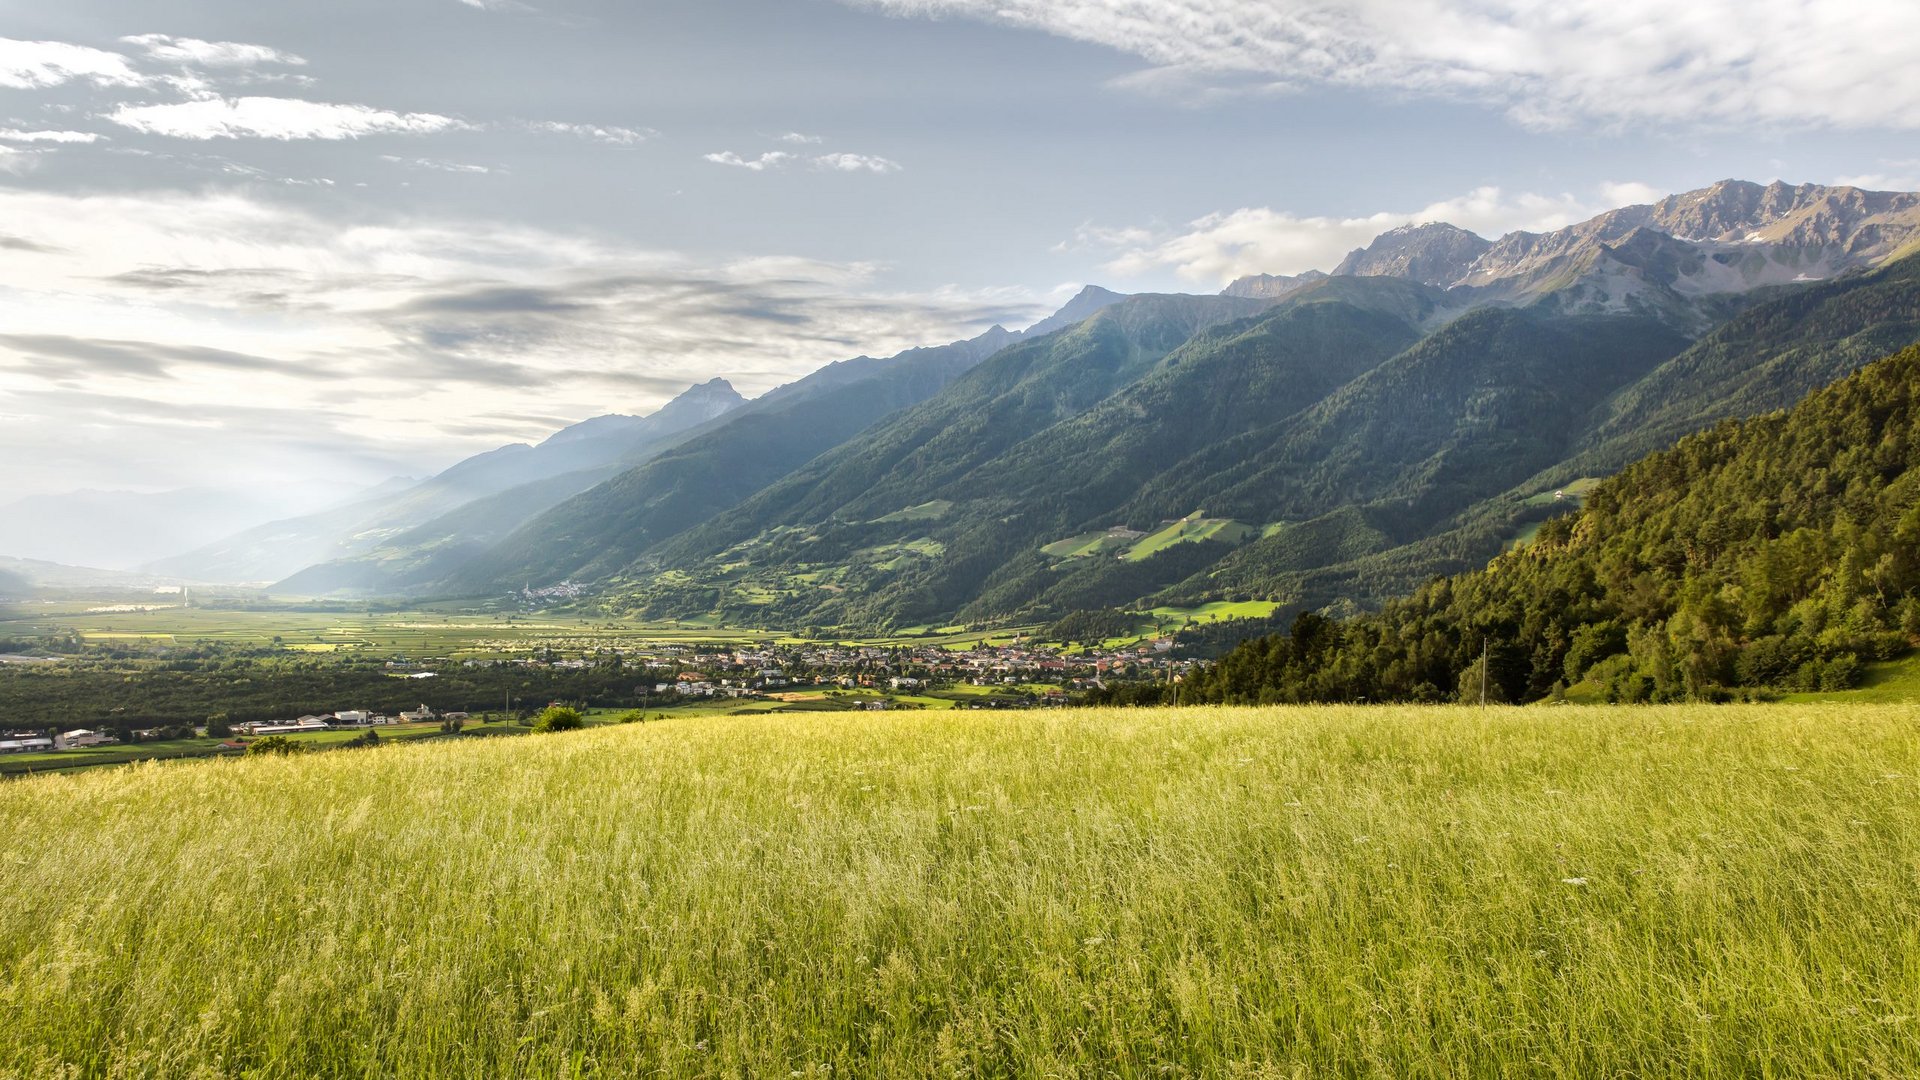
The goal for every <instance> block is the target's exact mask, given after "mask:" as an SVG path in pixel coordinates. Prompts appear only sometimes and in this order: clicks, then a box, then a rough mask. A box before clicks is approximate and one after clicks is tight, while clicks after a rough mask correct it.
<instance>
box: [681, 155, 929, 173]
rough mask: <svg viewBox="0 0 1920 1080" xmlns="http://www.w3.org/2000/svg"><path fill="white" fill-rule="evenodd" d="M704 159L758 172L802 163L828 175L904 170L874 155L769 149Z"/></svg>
mask: <svg viewBox="0 0 1920 1080" xmlns="http://www.w3.org/2000/svg"><path fill="white" fill-rule="evenodd" d="M703 160H706V161H711V162H713V163H714V164H715V165H730V166H732V167H734V168H736V169H751V170H752V171H754V172H766V171H768V170H770V169H784V168H786V167H787V166H789V165H796V164H800V163H802V162H804V163H806V164H809V165H812V166H813V167H814V168H816V169H823V170H826V171H828V172H873V173H891V172H899V171H900V163H899V162H897V161H894V160H892V159H890V158H883V157H876V156H874V155H871V154H839V153H836V154H818V155H815V156H813V157H803V156H801V155H799V154H794V153H789V152H788V151H785V150H769V151H767V152H766V153H764V154H761V155H760V156H759V157H755V158H749V157H741V156H740V155H739V154H736V153H734V152H733V151H731V150H725V151H721V152H720V153H717V154H706V155H704V156H703Z"/></svg>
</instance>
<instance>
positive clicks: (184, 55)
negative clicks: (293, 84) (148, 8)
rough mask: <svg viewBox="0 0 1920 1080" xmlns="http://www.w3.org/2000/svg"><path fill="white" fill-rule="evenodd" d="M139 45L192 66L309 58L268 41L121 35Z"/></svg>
mask: <svg viewBox="0 0 1920 1080" xmlns="http://www.w3.org/2000/svg"><path fill="white" fill-rule="evenodd" d="M120 40H121V41H122V42H124V43H126V44H128V45H137V46H139V47H140V48H141V49H143V50H145V52H146V54H147V55H148V56H149V57H151V58H153V59H155V60H162V61H166V62H168V63H174V64H181V65H184V66H190V67H212V68H246V67H255V66H257V65H260V64H289V65H294V66H299V65H302V64H305V63H306V60H305V59H303V58H301V57H299V56H295V55H294V54H292V53H288V52H281V51H280V50H279V49H275V48H272V47H270V46H266V45H247V44H242V43H241V42H238V41H201V40H200V39H199V38H181V37H172V36H170V35H167V34H135V35H132V36H130V37H123V38H121V39H120Z"/></svg>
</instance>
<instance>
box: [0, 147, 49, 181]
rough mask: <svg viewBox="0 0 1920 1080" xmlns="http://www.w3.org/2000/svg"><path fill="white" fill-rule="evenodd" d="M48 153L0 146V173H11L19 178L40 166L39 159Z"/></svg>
mask: <svg viewBox="0 0 1920 1080" xmlns="http://www.w3.org/2000/svg"><path fill="white" fill-rule="evenodd" d="M47 153H49V151H46V150H22V149H20V148H19V147H17V146H4V145H0V173H12V174H14V175H15V176H19V175H21V174H23V173H27V172H30V171H32V170H33V169H34V168H35V167H37V166H38V165H39V164H40V159H41V158H42V157H44V156H45V155H46V154H47Z"/></svg>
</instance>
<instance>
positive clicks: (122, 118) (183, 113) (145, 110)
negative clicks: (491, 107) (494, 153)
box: [106, 97, 466, 139]
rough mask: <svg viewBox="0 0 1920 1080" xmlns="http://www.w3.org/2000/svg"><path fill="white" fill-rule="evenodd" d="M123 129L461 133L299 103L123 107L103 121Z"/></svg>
mask: <svg viewBox="0 0 1920 1080" xmlns="http://www.w3.org/2000/svg"><path fill="white" fill-rule="evenodd" d="M106 119H108V120H111V121H113V122H114V123H116V124H119V125H121V126H122V127H128V128H132V129H133V130H135V131H141V132H146V133H148V134H152V135H171V136H174V137H176V138H182V139H238V138H258V139H357V138H359V137H361V136H363V135H386V134H408V135H423V134H429V133H432V132H437V131H447V130H451V129H458V128H463V127H465V126H466V125H464V124H462V123H461V122H460V121H458V120H455V119H452V118H451V117H446V116H438V115H435V114H433V113H399V112H391V111H388V110H386V109H375V108H371V107H369V106H366V105H335V104H328V103H325V102H318V101H302V100H300V99H298V98H274V97H243V98H230V99H221V98H210V99H206V100H201V101H183V102H177V103H174V104H170V105H122V106H120V107H119V108H118V109H115V110H114V111H113V112H111V113H108V114H107V115H106Z"/></svg>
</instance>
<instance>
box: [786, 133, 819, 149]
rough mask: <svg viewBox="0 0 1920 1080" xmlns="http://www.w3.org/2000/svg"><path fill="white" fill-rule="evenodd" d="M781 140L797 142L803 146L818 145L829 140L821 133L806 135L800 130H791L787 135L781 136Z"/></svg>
mask: <svg viewBox="0 0 1920 1080" xmlns="http://www.w3.org/2000/svg"><path fill="white" fill-rule="evenodd" d="M780 141H781V142H783V143H797V144H800V145H803V146H817V145H819V144H820V143H823V142H826V141H827V140H826V139H825V138H823V137H821V136H819V135H804V134H801V133H800V132H798V131H789V132H787V133H786V134H785V135H782V136H780Z"/></svg>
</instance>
